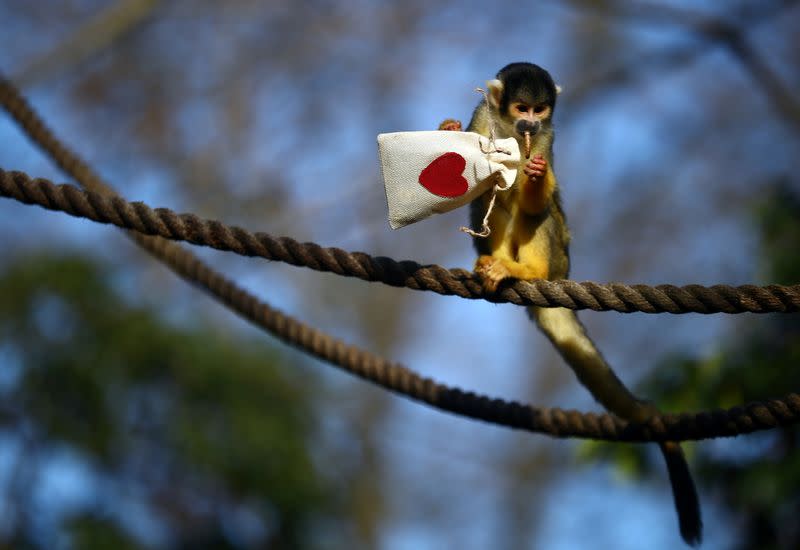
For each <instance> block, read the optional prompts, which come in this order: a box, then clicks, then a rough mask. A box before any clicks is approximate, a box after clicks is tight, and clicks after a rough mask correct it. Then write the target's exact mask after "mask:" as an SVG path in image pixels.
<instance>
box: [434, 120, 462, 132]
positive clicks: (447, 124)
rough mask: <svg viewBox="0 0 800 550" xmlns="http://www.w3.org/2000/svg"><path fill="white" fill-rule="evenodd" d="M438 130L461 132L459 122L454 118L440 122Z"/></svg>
mask: <svg viewBox="0 0 800 550" xmlns="http://www.w3.org/2000/svg"><path fill="white" fill-rule="evenodd" d="M439 130H445V131H448V132H460V131H461V121H460V120H456V119H454V118H448V119H445V120H443V121H442V123H441V124H439Z"/></svg>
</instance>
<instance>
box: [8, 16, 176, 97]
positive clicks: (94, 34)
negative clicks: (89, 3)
mask: <svg viewBox="0 0 800 550" xmlns="http://www.w3.org/2000/svg"><path fill="white" fill-rule="evenodd" d="M159 2H160V0H120V1H119V2H117V3H116V4H113V5H111V6H110V7H108V8H106V9H105V10H103V11H101V12H100V13H98V14H97V15H95V16H94V17H92V18H91V19H89V20H88V21H87V22H86V23H84V24H83V25H81V26H79V27H78V28H77V29H75V30H74V31H73V32H72V34H70V35H69V36H68V37H67V38H66V39H64V40H63V41H62V42H61V43H59V44H57V45H56V46H55V47H54V48H52V49H51V50H50V51H48V52H46V53H44V54H43V55H41V56H39V57H38V58H36V59H34V60H33V61H32V62H31V63H29V64H28V66H27V67H25V68H23V69H22V70H21V71H20V72H19V74H17V75H16V76H15V77H14V80H15V81H16V82H17V83H18V84H19V85H20V86H21V87H23V88H27V87H30V86H34V85H36V84H39V83H40V82H42V81H43V80H46V79H48V78H51V77H52V76H54V75H55V74H57V73H59V72H62V71H64V70H66V69H69V68H70V67H73V66H75V65H77V64H78V63H80V62H81V61H83V60H85V59H87V58H89V57H91V56H92V55H93V54H95V53H97V52H100V51H103V50H104V49H105V48H106V47H107V46H108V45H110V44H111V43H113V42H114V41H116V40H119V39H120V38H122V37H123V36H125V35H127V34H128V33H130V32H132V31H133V30H135V29H136V28H137V27H138V26H139V25H140V24H141V23H142V22H144V21H145V20H146V19H147V18H148V17H149V16H150V15H151V14H152V13H153V11H154V10H155V8H156V6H157V5H158V4H159Z"/></svg>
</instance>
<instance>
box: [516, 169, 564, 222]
mask: <svg viewBox="0 0 800 550" xmlns="http://www.w3.org/2000/svg"><path fill="white" fill-rule="evenodd" d="M522 172H523V174H525V175H526V176H527V177H526V178H520V180H521V181H520V197H519V207H520V209H521V210H522V211H523V212H524V213H525V214H528V215H529V216H535V215H537V214H539V213H541V212H542V211H543V210H544V209H545V208H547V206H548V205H549V204H550V201H551V200H552V198H553V192H554V191H555V190H556V175H555V173H554V172H553V170H552V168H550V165H549V163H548V162H547V160H545V159H544V157H542V156H541V155H537V156H535V157H534V158H532V159H531V160H530V161H529V162H528V163H527V164H526V165H525V166H524V167H523V169H522ZM518 181H519V180H518Z"/></svg>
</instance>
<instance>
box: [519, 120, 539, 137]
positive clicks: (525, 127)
mask: <svg viewBox="0 0 800 550" xmlns="http://www.w3.org/2000/svg"><path fill="white" fill-rule="evenodd" d="M540 126H541V123H540V122H539V121H538V120H537V121H536V122H531V121H530V120H526V119H524V118H523V119H520V120H518V121H517V125H516V130H517V133H518V134H519V135H525V132H529V133H530V134H531V135H535V134H536V132H538V131H539V127H540Z"/></svg>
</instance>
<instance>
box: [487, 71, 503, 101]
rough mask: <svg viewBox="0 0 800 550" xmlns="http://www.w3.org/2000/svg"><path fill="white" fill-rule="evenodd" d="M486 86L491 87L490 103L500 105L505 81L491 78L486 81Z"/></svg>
mask: <svg viewBox="0 0 800 550" xmlns="http://www.w3.org/2000/svg"><path fill="white" fill-rule="evenodd" d="M486 87H487V88H489V104H490V105H491V106H492V107H495V108H499V107H500V99H501V98H502V97H503V83H502V82H501V81H500V80H498V79H496V78H495V79H494V80H489V81H487V82H486Z"/></svg>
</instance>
